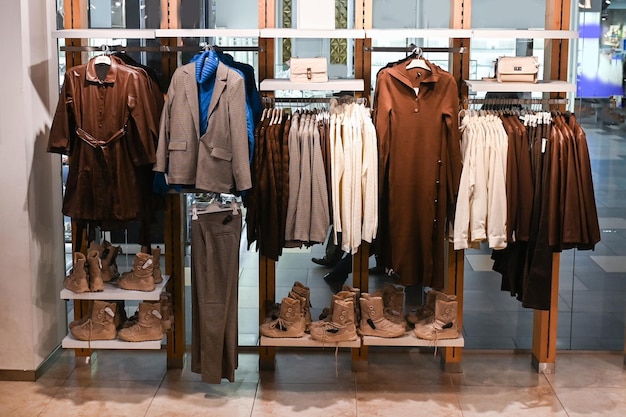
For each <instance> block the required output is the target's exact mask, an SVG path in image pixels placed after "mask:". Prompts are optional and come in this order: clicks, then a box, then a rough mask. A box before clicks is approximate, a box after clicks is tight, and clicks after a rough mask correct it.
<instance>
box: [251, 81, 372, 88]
mask: <svg viewBox="0 0 626 417" xmlns="http://www.w3.org/2000/svg"><path fill="white" fill-rule="evenodd" d="M364 87H365V83H364V82H363V80H354V79H331V80H328V82H325V83H296V82H291V81H289V80H288V79H281V78H268V79H265V80H263V81H261V85H260V88H259V89H260V90H261V91H278V90H305V91H363V88H364Z"/></svg>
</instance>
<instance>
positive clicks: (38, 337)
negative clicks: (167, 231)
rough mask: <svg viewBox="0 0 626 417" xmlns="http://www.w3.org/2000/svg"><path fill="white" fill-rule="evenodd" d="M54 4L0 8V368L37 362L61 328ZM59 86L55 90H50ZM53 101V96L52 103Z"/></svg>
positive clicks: (8, 2) (19, 2) (24, 2)
mask: <svg viewBox="0 0 626 417" xmlns="http://www.w3.org/2000/svg"><path fill="white" fill-rule="evenodd" d="M53 24H54V4H52V2H50V1H47V0H5V1H3V4H2V13H1V14H0V33H1V35H2V39H3V41H2V42H1V43H0V54H1V55H0V56H2V57H3V58H4V59H3V62H2V66H3V69H2V77H0V91H2V96H1V98H0V155H1V156H0V158H1V163H0V190H2V197H1V198H2V203H1V204H0V235H1V236H2V239H0V271H1V272H0V369H2V370H36V369H37V367H38V366H39V365H40V364H41V363H42V361H43V360H44V359H45V358H46V357H47V356H49V355H50V353H52V352H53V351H54V349H55V348H56V347H57V346H58V344H59V343H60V340H61V339H62V336H63V334H64V333H65V318H64V310H65V308H64V303H63V301H61V300H59V290H60V288H61V287H62V281H63V275H64V267H63V264H64V262H63V259H64V256H63V231H62V218H61V201H60V200H61V192H60V191H61V180H60V159H59V157H58V156H52V155H49V154H47V153H46V151H45V150H46V145H47V137H48V131H49V126H50V108H51V106H52V105H54V103H56V99H57V97H54V96H53V95H52V94H51V92H54V91H55V90H57V88H56V87H53V86H51V85H50V82H49V80H50V79H54V78H53V77H51V75H52V74H53V73H55V72H56V70H55V66H56V61H55V60H54V59H52V60H51V58H50V57H51V56H52V54H51V42H50V31H51V29H52V28H53ZM57 94H58V93H57ZM52 102H54V103H52Z"/></svg>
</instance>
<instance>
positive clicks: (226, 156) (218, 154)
mask: <svg viewBox="0 0 626 417" xmlns="http://www.w3.org/2000/svg"><path fill="white" fill-rule="evenodd" d="M211 156H212V157H214V158H217V159H223V160H224V161H229V162H230V161H232V160H233V153H232V152H230V151H227V150H226V149H224V148H217V147H215V148H213V149H211Z"/></svg>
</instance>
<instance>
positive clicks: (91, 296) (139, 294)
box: [61, 275, 170, 301]
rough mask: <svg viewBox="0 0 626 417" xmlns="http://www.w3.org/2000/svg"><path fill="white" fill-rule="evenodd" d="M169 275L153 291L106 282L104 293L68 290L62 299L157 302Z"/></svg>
mask: <svg viewBox="0 0 626 417" xmlns="http://www.w3.org/2000/svg"><path fill="white" fill-rule="evenodd" d="M169 279H170V276H169V275H163V281H161V283H160V284H156V288H155V289H154V290H152V291H132V290H124V289H122V288H119V287H118V286H117V285H114V284H111V283H108V282H105V283H104V291H100V292H85V293H82V294H76V293H75V292H73V291H70V290H68V289H66V288H63V289H62V290H61V299H63V300H151V301H157V300H158V299H159V298H160V296H161V293H162V292H163V289H164V288H165V286H166V285H167V281H169Z"/></svg>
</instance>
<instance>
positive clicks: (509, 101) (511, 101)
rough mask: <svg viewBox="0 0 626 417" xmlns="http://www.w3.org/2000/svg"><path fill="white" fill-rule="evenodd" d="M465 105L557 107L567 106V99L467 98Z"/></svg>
mask: <svg viewBox="0 0 626 417" xmlns="http://www.w3.org/2000/svg"><path fill="white" fill-rule="evenodd" d="M464 101H465V103H466V104H493V105H516V104H520V105H524V104H527V105H533V104H546V105H559V104H569V99H567V98H468V99H465V100H464Z"/></svg>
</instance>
